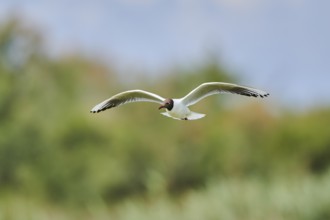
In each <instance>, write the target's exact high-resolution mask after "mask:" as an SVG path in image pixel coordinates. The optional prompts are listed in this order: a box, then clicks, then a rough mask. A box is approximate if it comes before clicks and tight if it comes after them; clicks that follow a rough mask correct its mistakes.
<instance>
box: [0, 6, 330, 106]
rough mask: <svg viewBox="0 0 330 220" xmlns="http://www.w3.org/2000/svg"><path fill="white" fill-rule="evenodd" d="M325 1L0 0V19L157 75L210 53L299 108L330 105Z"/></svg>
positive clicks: (58, 46)
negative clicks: (14, 18)
mask: <svg viewBox="0 0 330 220" xmlns="http://www.w3.org/2000/svg"><path fill="white" fill-rule="evenodd" d="M329 9H330V1H328V0H314V1H313V0H108V1H107V0H95V1H78V0H67V1H66V0H57V1H55V0H54V1H42V0H2V2H1V4H0V19H1V20H3V19H5V17H6V16H9V15H11V14H19V15H20V16H21V17H23V18H24V19H25V20H26V21H27V22H28V23H31V24H34V25H36V26H37V27H39V28H40V29H41V30H42V31H43V32H44V36H45V37H46V45H47V49H48V50H49V51H50V53H52V54H61V53H65V52H70V51H72V50H79V51H82V52H84V53H86V54H90V55H91V56H102V57H104V59H105V60H108V61H109V62H110V63H114V64H116V66H117V67H118V68H119V69H121V70H122V71H123V73H124V72H126V71H127V70H126V68H127V67H128V69H134V68H137V69H141V70H146V72H148V74H149V75H155V76H157V74H160V72H161V70H163V69H164V68H167V67H169V66H171V65H184V66H187V65H188V66H190V65H193V64H194V63H201V62H202V61H203V60H205V58H207V57H208V55H209V54H210V53H213V54H217V55H219V60H221V62H222V63H224V64H225V65H226V66H227V68H228V69H230V70H232V71H234V72H237V73H239V74H240V75H241V76H242V77H243V83H244V84H247V85H251V86H256V87H260V88H264V89H266V90H269V91H270V93H271V94H272V95H273V97H274V99H275V100H277V101H279V102H283V103H290V104H291V105H292V106H296V107H305V106H313V105H319V104H326V105H329V104H330V73H329V72H330V40H329V39H330V13H329Z"/></svg>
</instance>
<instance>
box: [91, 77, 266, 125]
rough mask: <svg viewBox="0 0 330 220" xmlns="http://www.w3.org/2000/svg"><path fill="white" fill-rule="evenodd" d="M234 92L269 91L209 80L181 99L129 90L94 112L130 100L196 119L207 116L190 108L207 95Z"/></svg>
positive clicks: (261, 94)
mask: <svg viewBox="0 0 330 220" xmlns="http://www.w3.org/2000/svg"><path fill="white" fill-rule="evenodd" d="M224 92H226V93H234V94H239V95H245V96H252V97H261V98H263V97H267V96H268V95H269V93H267V92H264V91H262V90H259V89H254V88H251V87H246V86H240V85H236V84H231V83H223V82H208V83H203V84H201V85H199V86H198V87H197V88H195V89H194V90H192V91H191V92H189V93H188V94H187V95H186V96H184V97H183V98H180V99H165V98H163V97H161V96H159V95H157V94H154V93H151V92H147V91H143V90H129V91H126V92H122V93H119V94H117V95H114V96H112V97H111V98H109V99H107V100H105V101H103V102H101V103H99V104H97V105H96V106H95V107H94V108H92V110H91V112H92V113H97V112H100V111H104V110H106V109H109V108H113V107H116V106H119V105H123V104H126V103H130V102H141V101H144V102H156V103H159V104H161V106H160V107H159V109H162V108H165V109H166V111H165V112H162V113H161V114H162V115H164V116H167V117H171V118H174V119H178V120H195V119H199V118H202V117H204V116H205V114H200V113H196V112H193V111H190V109H189V108H188V107H189V106H191V105H194V104H196V103H197V102H199V101H200V100H202V99H204V98H205V97H207V96H210V95H214V94H219V93H224Z"/></svg>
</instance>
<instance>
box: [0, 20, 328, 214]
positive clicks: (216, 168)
mask: <svg viewBox="0 0 330 220" xmlns="http://www.w3.org/2000/svg"><path fill="white" fill-rule="evenodd" d="M205 81H229V82H235V83H240V82H241V81H240V76H239V75H238V74H233V73H231V72H229V71H228V70H226V69H225V68H224V67H223V65H221V64H219V63H217V62H215V61H214V59H212V57H209V58H208V59H206V61H205V62H204V63H202V64H196V65H195V66H194V68H189V69H187V68H184V67H173V68H172V69H170V70H168V74H164V75H163V76H162V77H161V78H158V79H155V78H152V79H147V78H145V77H143V76H140V75H138V74H135V75H132V78H130V79H129V80H128V79H123V77H121V76H120V75H119V74H118V73H117V72H116V70H114V69H112V68H111V66H110V65H108V64H107V65H106V64H104V63H102V62H101V61H97V60H93V59H91V58H86V57H84V56H83V55H79V54H71V55H67V56H62V57H57V58H54V57H53V58H52V57H49V56H48V55H47V53H46V51H45V49H44V47H43V36H42V34H41V33H40V32H39V31H38V30H34V29H33V28H28V27H26V26H24V25H22V22H21V21H20V20H19V19H10V20H8V21H7V22H2V23H1V24H0V219H13V220H16V219H189V220H192V219H226V220H230V219H253V220H256V219H315V220H322V219H330V209H329V207H330V169H329V167H330V133H329V124H330V109H329V107H317V108H309V109H307V110H304V111H297V110H292V109H286V108H285V107H280V106H279V105H276V100H274V99H273V98H272V94H271V96H270V97H269V98H268V99H263V100H261V99H252V98H246V97H239V96H233V95H223V96H221V97H220V96H214V97H210V98H208V99H205V100H203V103H202V104H199V105H196V106H194V107H193V109H194V110H195V111H197V112H203V113H206V114H207V116H206V117H205V118H204V119H203V120H197V121H182V122H181V121H176V120H169V119H168V118H165V117H163V116H160V115H159V112H158V110H157V106H156V105H155V104H152V103H149V104H138V103H137V104H131V105H130V106H122V107H120V108H117V109H113V110H111V111H109V112H104V113H102V114H95V115H94V114H90V113H89V110H90V109H91V107H93V106H94V105H95V104H96V103H98V102H99V101H102V100H104V99H106V98H108V97H109V96H110V95H112V94H115V93H118V92H121V91H124V90H126V89H132V88H133V87H134V88H143V89H145V90H148V91H152V92H157V93H158V94H160V95H162V96H172V95H178V96H182V95H184V94H186V93H187V92H188V91H190V90H191V89H192V88H194V87H196V86H197V85H199V84H200V83H201V82H205ZM261 89H265V90H267V88H261ZM269 92H270V93H272V91H269Z"/></svg>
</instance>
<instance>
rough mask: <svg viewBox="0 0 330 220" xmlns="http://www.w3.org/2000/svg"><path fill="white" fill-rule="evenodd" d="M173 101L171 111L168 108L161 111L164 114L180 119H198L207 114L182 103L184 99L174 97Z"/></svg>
mask: <svg viewBox="0 0 330 220" xmlns="http://www.w3.org/2000/svg"><path fill="white" fill-rule="evenodd" d="M173 102H174V105H173V109H172V110H171V111H169V110H167V109H166V111H165V112H162V113H161V114H162V115H165V116H167V117H170V118H174V119H178V120H196V119H200V118H203V117H204V116H205V114H200V113H197V112H193V111H190V109H189V108H188V107H187V106H186V105H184V104H183V103H182V99H173Z"/></svg>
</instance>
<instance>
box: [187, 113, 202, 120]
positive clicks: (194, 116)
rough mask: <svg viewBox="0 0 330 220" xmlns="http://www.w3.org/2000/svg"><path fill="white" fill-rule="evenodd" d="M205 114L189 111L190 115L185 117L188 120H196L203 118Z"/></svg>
mask: <svg viewBox="0 0 330 220" xmlns="http://www.w3.org/2000/svg"><path fill="white" fill-rule="evenodd" d="M204 116H205V114H201V113H197V112H190V115H189V116H188V117H187V119H188V120H196V119H200V118H203V117H204Z"/></svg>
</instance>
